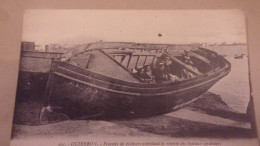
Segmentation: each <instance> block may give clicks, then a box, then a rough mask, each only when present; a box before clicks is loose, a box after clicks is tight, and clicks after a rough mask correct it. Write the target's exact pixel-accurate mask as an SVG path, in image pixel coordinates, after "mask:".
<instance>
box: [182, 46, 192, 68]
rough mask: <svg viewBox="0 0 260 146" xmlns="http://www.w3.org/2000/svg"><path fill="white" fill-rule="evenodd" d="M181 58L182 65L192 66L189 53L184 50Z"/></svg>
mask: <svg viewBox="0 0 260 146" xmlns="http://www.w3.org/2000/svg"><path fill="white" fill-rule="evenodd" d="M183 58H184V63H186V64H189V65H193V62H192V61H191V59H190V51H188V50H184V55H183Z"/></svg>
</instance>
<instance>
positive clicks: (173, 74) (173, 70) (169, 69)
mask: <svg viewBox="0 0 260 146" xmlns="http://www.w3.org/2000/svg"><path fill="white" fill-rule="evenodd" d="M164 60H165V64H164V65H165V72H166V74H167V75H168V78H169V79H170V80H171V81H180V80H181V78H180V77H179V75H180V71H181V69H180V68H178V67H177V66H175V65H174V64H173V62H172V60H171V59H170V57H168V56H166V57H165V58H164Z"/></svg>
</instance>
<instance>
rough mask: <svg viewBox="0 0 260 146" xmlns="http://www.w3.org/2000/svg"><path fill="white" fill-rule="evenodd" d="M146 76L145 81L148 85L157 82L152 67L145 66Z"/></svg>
mask: <svg viewBox="0 0 260 146" xmlns="http://www.w3.org/2000/svg"><path fill="white" fill-rule="evenodd" d="M144 74H145V80H146V81H147V82H148V83H152V82H154V81H155V77H154V75H153V72H152V69H151V66H150V65H145V66H144Z"/></svg>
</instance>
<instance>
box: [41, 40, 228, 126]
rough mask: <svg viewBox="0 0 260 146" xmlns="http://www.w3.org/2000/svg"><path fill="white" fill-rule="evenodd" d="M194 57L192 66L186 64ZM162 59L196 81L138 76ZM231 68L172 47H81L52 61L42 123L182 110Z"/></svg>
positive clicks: (204, 54)
mask: <svg viewBox="0 0 260 146" xmlns="http://www.w3.org/2000/svg"><path fill="white" fill-rule="evenodd" d="M184 50H186V51H187V50H188V51H189V52H190V59H191V61H192V62H193V64H192V65H190V64H186V63H185V61H184V60H183V53H184ZM162 56H164V57H165V56H167V57H168V58H170V59H171V61H172V63H173V66H175V67H176V68H175V69H179V70H186V72H189V73H191V74H193V75H194V76H193V77H192V78H188V79H181V80H178V81H172V80H169V81H165V82H159V81H155V82H150V83H147V82H145V81H144V80H143V79H142V78H140V76H138V75H137V74H136V73H135V72H134V71H135V69H136V68H142V67H143V66H145V65H150V66H152V69H153V70H156V69H157V66H156V65H158V62H159V61H160V59H161V58H162ZM230 69H231V65H230V63H229V62H228V61H227V60H226V59H225V58H224V57H223V56H220V55H218V54H217V53H215V52H213V51H210V50H208V49H205V48H192V47H186V48H184V47H177V48H176V46H174V45H167V44H137V43H105V42H100V43H93V44H87V45H82V46H80V47H78V48H76V49H73V50H71V51H69V52H67V53H65V54H63V55H62V56H61V58H59V59H54V60H53V61H52V65H51V69H50V75H49V78H48V82H47V85H46V88H45V93H44V98H43V104H42V107H41V112H40V114H39V117H40V122H41V123H45V122H50V121H55V120H57V119H55V118H53V117H52V118H50V116H49V115H50V114H56V115H58V116H60V117H64V118H65V119H91V118H129V117H130V118H132V117H142V116H152V115H158V114H163V113H167V112H171V111H173V110H177V109H180V108H182V107H184V106H186V105H188V104H189V103H191V102H193V101H195V100H196V99H198V98H199V96H200V95H201V94H203V93H205V92H206V91H207V90H208V89H209V88H210V87H212V86H213V85H214V84H215V83H216V82H217V81H219V80H220V79H221V78H223V77H224V76H226V75H227V74H228V73H229V72H230Z"/></svg>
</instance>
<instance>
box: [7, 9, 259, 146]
mask: <svg viewBox="0 0 260 146" xmlns="http://www.w3.org/2000/svg"><path fill="white" fill-rule="evenodd" d="M21 40H22V41H21V51H20V65H19V75H18V83H17V91H16V101H15V110H14V117H13V127H12V137H11V145H12V146H30V145H32V146H33V145H36V144H37V145H42V146H44V145H48V146H52V145H53V146H119V145H120V146H150V145H153V146H157V145H163V146H177V145H182V146H204V145H207V146H209V145H212V146H213V145H214V146H219V145H231V143H232V142H234V141H236V142H237V143H236V145H241V146H242V145H245V144H249V143H250V145H252V146H253V145H258V141H257V133H256V123H255V114H254V104H253V97H252V96H251V88H250V87H251V86H250V76H249V67H248V65H249V62H248V58H249V56H248V47H247V33H246V18H245V16H244V14H243V12H242V11H239V10H76V9H74V10H65V9H64V10H47V9H41V10H39V9H38V10H37V9H29V10H26V11H25V12H24V17H23V34H22V39H21Z"/></svg>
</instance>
